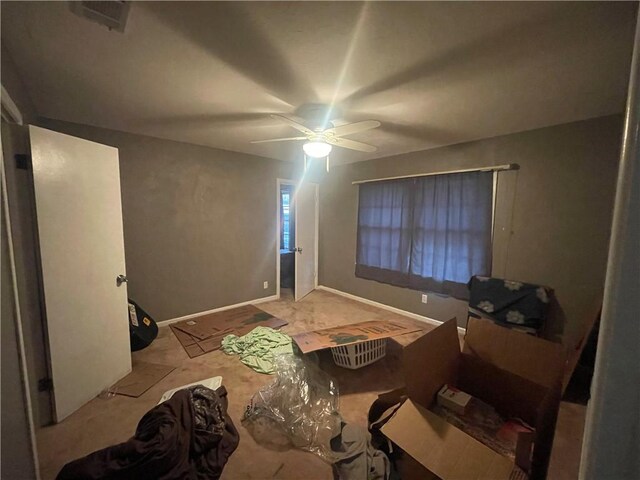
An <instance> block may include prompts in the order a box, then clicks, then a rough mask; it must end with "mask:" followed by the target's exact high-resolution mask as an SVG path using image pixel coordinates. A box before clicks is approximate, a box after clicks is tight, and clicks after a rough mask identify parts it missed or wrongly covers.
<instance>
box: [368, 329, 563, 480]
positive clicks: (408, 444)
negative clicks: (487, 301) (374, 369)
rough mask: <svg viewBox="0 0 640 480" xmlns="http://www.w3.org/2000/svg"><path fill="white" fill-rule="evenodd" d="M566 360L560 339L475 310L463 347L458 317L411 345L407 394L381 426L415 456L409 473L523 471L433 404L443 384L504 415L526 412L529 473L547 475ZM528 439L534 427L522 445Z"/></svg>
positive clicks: (498, 474) (449, 479)
mask: <svg viewBox="0 0 640 480" xmlns="http://www.w3.org/2000/svg"><path fill="white" fill-rule="evenodd" d="M565 361H566V355H565V352H564V350H563V348H562V346H560V345H557V344H553V343H551V342H547V341H545V340H541V339H539V338H536V337H532V336H529V335H524V334H522V333H521V332H514V331H512V330H509V329H506V328H504V327H501V326H498V325H495V324H494V323H493V322H490V321H487V320H483V319H474V318H471V319H469V324H468V325H467V333H466V336H465V343H464V348H463V350H462V351H461V350H460V343H459V340H458V331H457V326H456V320H455V319H452V320H449V321H448V322H445V323H444V324H443V325H440V326H439V327H437V328H436V329H434V330H432V331H430V332H428V333H426V334H425V335H423V336H422V337H420V338H418V339H417V340H415V341H414V342H412V343H411V344H409V345H407V346H406V347H405V348H404V357H403V370H404V377H405V385H406V391H407V395H408V399H407V400H406V401H405V402H404V403H403V404H402V406H401V407H400V408H399V409H398V410H397V411H396V413H395V414H394V415H393V417H392V418H391V419H390V420H389V421H388V422H387V423H386V424H385V425H384V426H383V427H382V430H381V431H382V433H383V434H384V435H385V436H386V437H387V438H389V440H391V441H392V442H394V443H395V444H396V445H397V446H399V447H400V448H401V449H402V450H403V451H404V452H405V453H406V454H407V455H409V456H411V457H412V459H413V460H414V461H412V462H411V463H413V464H414V468H412V469H411V471H408V472H401V473H404V475H403V478H434V477H435V478H440V479H443V480H453V479H455V480H459V479H473V480H476V479H477V480H479V479H486V480H500V479H505V480H506V479H509V478H514V475H517V473H518V469H517V468H515V463H514V461H513V460H511V459H510V458H508V457H506V456H503V455H501V454H499V453H497V452H495V451H494V450H492V449H491V448H489V447H488V446H486V445H484V444H483V443H481V442H479V441H478V440H476V439H474V438H472V437H470V436H469V435H467V434H466V433H464V432H462V431H461V430H459V429H458V428H456V427H454V426H453V425H451V424H449V423H447V422H446V421H445V420H444V419H442V418H440V417H439V416H437V415H436V414H434V413H433V412H431V411H429V410H428V408H429V407H430V406H431V405H432V403H433V402H434V401H435V398H436V395H437V393H438V391H439V390H440V388H441V387H442V385H444V384H449V385H453V386H455V387H457V388H459V389H460V390H463V391H465V392H467V393H468V394H470V395H472V396H473V397H476V398H478V399H480V400H482V401H484V402H486V403H487V404H489V405H491V406H493V407H494V408H495V409H496V411H497V412H498V413H499V414H501V415H502V416H503V417H504V418H521V419H522V420H523V421H525V422H526V423H527V424H529V425H531V426H533V427H534V428H535V430H536V432H535V440H534V446H533V455H532V458H531V468H530V470H529V472H527V473H529V478H531V479H542V478H545V476H546V471H547V467H548V463H549V457H550V453H551V445H552V443H553V435H554V430H555V423H556V417H557V413H558V406H559V402H560V391H561V386H562V376H563V372H564V365H565ZM527 440H528V441H530V440H531V435H530V434H529V436H528V438H523V445H524V444H525V443H526V441H527ZM415 464H418V465H419V468H418V469H417V470H416V468H415ZM416 472H418V473H416Z"/></svg>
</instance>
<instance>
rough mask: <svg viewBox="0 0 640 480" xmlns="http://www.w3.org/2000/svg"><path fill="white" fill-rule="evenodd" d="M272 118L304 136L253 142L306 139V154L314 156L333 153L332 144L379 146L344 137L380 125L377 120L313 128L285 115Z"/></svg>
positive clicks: (364, 149)
mask: <svg viewBox="0 0 640 480" xmlns="http://www.w3.org/2000/svg"><path fill="white" fill-rule="evenodd" d="M271 118H273V119H275V120H279V121H281V122H283V123H286V124H287V125H289V126H291V127H293V128H295V129H296V130H298V131H300V132H302V133H303V134H304V136H300V137H286V138H272V139H269V140H254V141H252V142H251V143H269V142H289V141H296V140H306V142H305V143H304V144H303V145H302V149H303V150H304V153H305V155H307V156H309V157H313V158H324V157H328V155H329V153H331V149H332V146H336V147H342V148H348V149H351V150H358V151H359V152H369V153H370V152H375V151H376V150H377V149H378V147H375V146H373V145H369V144H367V143H362V142H357V141H355V140H351V139H349V138H342V137H344V136H346V135H351V134H354V133H359V132H364V131H366V130H371V129H372V128H376V127H379V126H380V122H378V121H377V120H364V121H362V122H355V123H348V124H346V125H339V126H337V127H334V126H331V127H330V128H323V127H321V126H320V127H316V128H314V129H311V128H309V127H306V126H305V125H302V124H301V123H298V122H296V121H295V120H291V119H290V118H288V117H285V116H284V115H271ZM328 169H329V163H328V161H327V170H328Z"/></svg>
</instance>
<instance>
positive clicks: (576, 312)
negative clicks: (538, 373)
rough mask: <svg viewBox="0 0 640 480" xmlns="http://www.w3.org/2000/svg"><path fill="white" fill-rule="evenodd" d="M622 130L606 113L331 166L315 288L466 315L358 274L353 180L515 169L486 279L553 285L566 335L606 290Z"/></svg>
mask: <svg viewBox="0 0 640 480" xmlns="http://www.w3.org/2000/svg"><path fill="white" fill-rule="evenodd" d="M621 132H622V118H621V117H619V116H610V117H602V118H597V119H593V120H588V121H583V122H576V123H570V124H566V125H560V126H554V127H548V128H543V129H539V130H533V131H529V132H523V133H518V134H514V135H507V136H502V137H496V138H490V139H485V140H480V141H476V142H470V143H465V144H460V145H455V146H450V147H444V148H438V149H434V150H429V151H423V152H415V153H410V154H405V155H399V156H396V157H389V158H384V159H379V160H373V161H369V162H363V163H358V164H351V165H346V166H342V167H336V168H335V169H333V170H332V172H331V174H330V175H328V176H327V178H326V180H325V182H324V183H323V185H322V188H321V213H320V272H319V278H320V284H321V285H325V286H328V287H332V288H335V289H338V290H342V291H344V292H348V293H351V294H354V295H358V296H361V297H364V298H368V299H371V300H375V301H378V302H382V303H385V304H388V305H391V306H394V307H397V308H401V309H404V310H408V311H411V312H414V313H418V314H421V315H426V316H429V317H432V318H435V319H438V320H447V319H448V318H451V317H452V316H457V317H458V319H459V320H460V319H464V318H466V308H467V304H466V303H465V302H462V301H459V300H455V299H451V298H447V297H442V296H438V295H435V294H431V295H429V299H428V303H427V304H426V305H425V304H422V303H421V301H420V293H419V292H416V291H413V290H409V289H404V288H398V287H393V286H390V285H385V284H381V283H377V282H374V281H370V280H363V279H359V278H356V277H355V275H354V267H355V265H354V263H355V246H356V219H357V209H358V206H357V203H358V202H357V199H358V187H357V186H354V185H351V182H352V181H353V180H360V179H371V178H380V177H387V176H394V175H405V174H414V173H423V172H431V171H442V170H451V169H458V168H472V167H478V166H487V165H499V164H505V163H518V164H519V165H520V167H521V168H520V170H519V171H517V172H515V171H509V172H504V173H500V174H499V187H498V195H497V207H496V235H495V238H494V259H493V260H494V261H493V274H494V275H495V276H499V277H505V278H509V279H514V280H521V281H525V282H532V283H538V284H544V285H548V286H551V287H553V288H554V289H555V291H556V294H557V298H558V301H559V303H560V306H561V307H562V309H563V310H564V314H565V315H566V326H565V335H566V338H567V339H573V338H574V337H575V336H576V334H577V332H578V331H579V330H580V326H581V324H582V322H583V321H584V319H585V316H586V315H588V314H590V313H591V311H592V310H593V305H594V304H595V303H596V301H597V298H598V296H599V295H601V291H602V288H603V282H604V273H605V265H606V258H607V247H608V239H609V232H610V225H611V215H612V207H613V195H614V187H615V176H616V173H617V165H618V155H619V145H620V140H621ZM514 191H515V196H514V195H513V193H514ZM511 218H512V221H511ZM510 231H512V232H513V233H512V235H509V232H510ZM461 323H462V322H461ZM561 327H562V326H561V325H557V326H556V329H559V328H561Z"/></svg>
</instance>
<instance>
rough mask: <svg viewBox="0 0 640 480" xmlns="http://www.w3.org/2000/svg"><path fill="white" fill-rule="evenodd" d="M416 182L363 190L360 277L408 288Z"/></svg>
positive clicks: (370, 185)
mask: <svg viewBox="0 0 640 480" xmlns="http://www.w3.org/2000/svg"><path fill="white" fill-rule="evenodd" d="M412 183H413V182H412V180H410V179H409V180H395V181H388V182H381V183H365V184H363V185H361V186H360V195H359V207H358V245H357V249H356V257H357V260H356V275H357V276H359V277H363V278H369V279H371V280H378V281H380V282H385V283H392V284H394V285H402V286H408V278H409V277H408V274H409V257H410V253H411V220H412V218H411V217H412V211H411V205H412V198H411V197H412V194H413V188H412Z"/></svg>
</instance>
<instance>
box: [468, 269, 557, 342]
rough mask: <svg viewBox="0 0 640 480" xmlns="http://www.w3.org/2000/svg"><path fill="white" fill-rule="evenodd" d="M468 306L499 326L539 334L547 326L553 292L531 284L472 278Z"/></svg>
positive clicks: (547, 288)
mask: <svg viewBox="0 0 640 480" xmlns="http://www.w3.org/2000/svg"><path fill="white" fill-rule="evenodd" d="M468 287H469V307H470V308H473V309H476V310H479V311H481V312H483V314H485V315H486V316H488V317H489V318H491V319H493V320H496V321H497V322H499V323H504V324H507V325H512V326H516V327H520V328H523V329H526V330H529V331H535V332H538V331H539V330H540V329H541V328H542V326H543V325H544V321H545V318H546V315H547V310H548V306H549V300H550V298H551V295H552V294H553V290H552V289H551V288H549V287H544V286H540V285H533V284H530V283H523V282H516V281H512V280H504V279H501V278H490V277H481V276H473V277H471V280H469V283H468Z"/></svg>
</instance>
